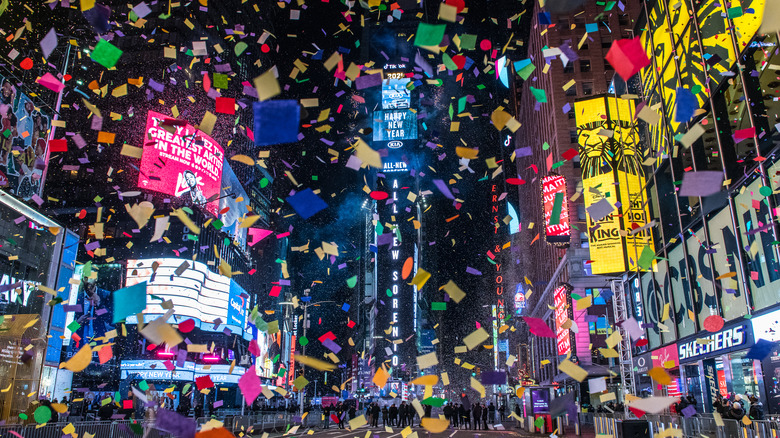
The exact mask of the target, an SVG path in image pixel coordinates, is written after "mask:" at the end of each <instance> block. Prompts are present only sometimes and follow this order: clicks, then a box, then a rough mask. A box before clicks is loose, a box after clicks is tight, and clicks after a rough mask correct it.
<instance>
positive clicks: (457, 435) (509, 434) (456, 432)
mask: <svg viewBox="0 0 780 438" xmlns="http://www.w3.org/2000/svg"><path fill="white" fill-rule="evenodd" d="M332 426H333V425H332V424H331V428H330V429H320V428H314V429H312V432H313V433H311V434H309V431H308V430H298V431H296V433H295V434H293V435H291V436H294V437H300V438H308V437H314V438H365V437H366V432H370V434H371V438H403V437H402V436H401V430H402V429H401V428H393V431H392V432H388V431H386V430H385V429H384V428H369V427H366V426H363V427H359V428H358V429H356V430H354V431H349V430H346V429H338V428H336V429H334V428H333V427H332ZM491 426H492V425H491ZM413 431H414V432H417V435H418V437H419V438H521V437H522V438H524V437H540V436H542V435H540V434H531V433H529V432H526V431H521V430H520V429H517V428H515V427H513V425H511V424H510V425H507V429H506V430H471V429H452V428H450V429H447V430H446V431H444V432H442V433H436V434H434V433H430V432H428V431H427V430H425V429H424V428H422V427H419V426H418V427H414V428H413ZM280 435H282V434H280ZM548 435H549V434H546V435H545V436H548ZM258 436H259V435H258Z"/></svg>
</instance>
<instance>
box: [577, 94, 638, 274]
mask: <svg viewBox="0 0 780 438" xmlns="http://www.w3.org/2000/svg"><path fill="white" fill-rule="evenodd" d="M574 112H575V121H576V123H577V142H578V143H579V153H580V166H581V168H582V185H583V187H582V189H583V198H584V201H585V208H586V210H588V209H589V207H591V206H593V205H594V204H596V203H598V202H599V201H601V200H602V199H606V200H607V201H609V203H610V204H611V205H613V206H615V209H614V210H613V211H612V212H611V213H610V214H607V215H606V216H604V217H601V218H599V220H597V221H596V220H593V218H592V217H591V215H590V213H588V214H587V222H588V223H587V225H588V247H589V249H590V260H591V264H590V266H591V272H592V273H593V274H615V273H620V272H625V271H627V270H634V269H638V267H637V266H638V265H637V259H638V256H639V254H641V253H642V249H643V248H644V246H645V245H650V246H651V247H653V238H652V234H651V233H650V230H641V231H633V232H632V230H636V229H638V228H641V227H643V226H644V225H646V224H647V222H648V220H649V216H650V213H649V211H648V208H647V203H646V202H645V198H646V197H645V196H643V193H644V191H645V188H644V185H645V173H644V168H643V167H642V161H643V156H642V151H641V148H640V145H639V135H638V133H637V131H636V127H635V125H634V123H633V120H634V118H635V113H636V106H635V104H634V101H633V100H628V99H618V98H615V97H609V96H600V97H594V98H589V99H585V100H580V101H577V102H575V103H574ZM588 211H589V210H588Z"/></svg>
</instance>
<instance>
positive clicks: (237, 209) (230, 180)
mask: <svg viewBox="0 0 780 438" xmlns="http://www.w3.org/2000/svg"><path fill="white" fill-rule="evenodd" d="M219 212H220V215H219V219H220V220H221V221H222V228H221V229H222V231H224V232H226V233H228V234H230V235H231V236H233V239H234V240H235V241H236V242H238V243H240V244H241V245H242V246H246V234H247V230H248V228H239V223H238V219H239V218H241V217H244V216H246V215H248V214H249V196H248V195H247V194H246V190H244V187H243V186H242V185H241V182H240V181H239V180H238V177H236V174H235V172H233V169H232V168H231V167H230V165H229V164H228V163H227V160H225V163H224V164H223V165H222V189H221V191H220V194H219Z"/></svg>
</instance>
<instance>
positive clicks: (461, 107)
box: [458, 96, 467, 114]
mask: <svg viewBox="0 0 780 438" xmlns="http://www.w3.org/2000/svg"><path fill="white" fill-rule="evenodd" d="M466 99H467V97H466V96H463V97H461V98H460V99H458V114H460V113H462V112H463V111H465V110H466Z"/></svg>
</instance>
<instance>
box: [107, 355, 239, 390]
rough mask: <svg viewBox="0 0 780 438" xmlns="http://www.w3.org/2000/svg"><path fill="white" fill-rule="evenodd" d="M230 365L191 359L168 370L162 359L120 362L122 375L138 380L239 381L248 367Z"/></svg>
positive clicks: (125, 377) (123, 377) (124, 377)
mask: <svg viewBox="0 0 780 438" xmlns="http://www.w3.org/2000/svg"><path fill="white" fill-rule="evenodd" d="M232 368H233V369H232V371H233V372H231V366H230V365H203V364H199V363H194V362H190V361H186V362H184V366H181V367H176V369H174V370H173V371H168V369H167V368H166V367H165V362H164V361H162V360H123V361H122V363H121V364H119V369H120V371H121V372H120V377H121V378H122V379H127V378H129V377H132V376H134V378H135V379H138V380H174V381H179V382H193V381H195V379H197V378H198V377H203V376H209V377H211V381H212V382H214V383H217V384H219V383H235V384H237V383H238V380H239V379H240V378H241V376H243V375H244V373H245V372H246V369H245V368H244V367H241V366H238V365H236V366H234V367H232Z"/></svg>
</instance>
